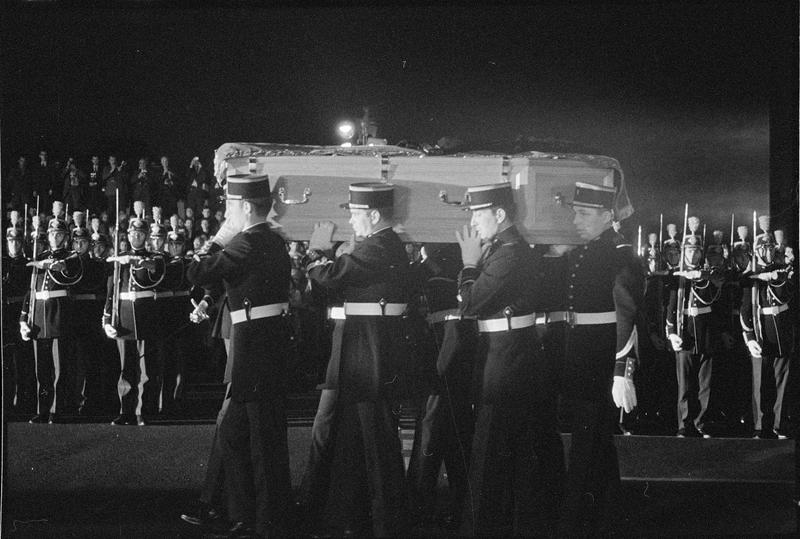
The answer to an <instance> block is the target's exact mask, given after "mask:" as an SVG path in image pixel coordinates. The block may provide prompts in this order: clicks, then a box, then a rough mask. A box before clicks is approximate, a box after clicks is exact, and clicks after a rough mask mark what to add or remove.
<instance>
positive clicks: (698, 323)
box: [666, 217, 724, 438]
mask: <svg viewBox="0 0 800 539" xmlns="http://www.w3.org/2000/svg"><path fill="white" fill-rule="evenodd" d="M688 225H689V230H690V232H691V233H690V234H688V235H687V236H686V237H684V241H683V260H682V262H681V266H680V268H679V269H678V271H676V272H674V274H673V275H674V277H675V278H677V279H678V281H677V284H676V285H675V286H674V288H673V289H672V290H671V291H670V299H669V306H668V308H667V325H666V335H667V338H668V339H669V341H670V344H671V345H672V349H673V351H674V352H675V359H676V363H675V368H676V374H677V380H678V407H677V413H678V430H677V436H678V437H685V436H693V435H698V436H702V437H703V438H710V437H711V435H710V434H709V433H708V432H707V431H706V427H705V422H706V420H707V419H708V417H707V413H708V404H709V401H710V398H711V373H712V367H713V355H714V349H713V340H712V339H713V337H714V335H713V333H714V331H715V327H714V317H713V316H712V310H711V309H712V304H713V303H714V302H716V301H717V300H718V299H719V297H720V292H721V289H722V283H723V279H724V276H723V275H722V274H721V272H720V271H719V270H717V269H710V268H709V269H704V268H703V263H704V253H703V240H702V238H701V237H700V236H699V235H698V230H699V227H700V219H698V218H697V217H689V218H688Z"/></svg>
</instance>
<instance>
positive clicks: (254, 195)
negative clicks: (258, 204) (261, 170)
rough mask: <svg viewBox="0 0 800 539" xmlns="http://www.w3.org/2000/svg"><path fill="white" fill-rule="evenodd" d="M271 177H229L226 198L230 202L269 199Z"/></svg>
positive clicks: (240, 175) (236, 175)
mask: <svg viewBox="0 0 800 539" xmlns="http://www.w3.org/2000/svg"><path fill="white" fill-rule="evenodd" d="M269 196H270V187H269V176H268V175H266V174H264V175H263V176H253V175H251V174H235V175H233V176H228V178H227V181H226V183H225V198H226V199H228V200H248V199H260V198H269Z"/></svg>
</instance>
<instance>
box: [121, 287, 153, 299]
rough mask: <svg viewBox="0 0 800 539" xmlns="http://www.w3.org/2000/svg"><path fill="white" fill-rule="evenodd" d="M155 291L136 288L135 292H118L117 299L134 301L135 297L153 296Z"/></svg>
mask: <svg viewBox="0 0 800 539" xmlns="http://www.w3.org/2000/svg"><path fill="white" fill-rule="evenodd" d="M155 295H156V293H155V292H153V291H152V290H137V291H136V292H120V295H119V299H124V300H128V301H136V300H137V299H143V298H153V297H155Z"/></svg>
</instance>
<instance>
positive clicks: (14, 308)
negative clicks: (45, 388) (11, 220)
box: [2, 226, 36, 413]
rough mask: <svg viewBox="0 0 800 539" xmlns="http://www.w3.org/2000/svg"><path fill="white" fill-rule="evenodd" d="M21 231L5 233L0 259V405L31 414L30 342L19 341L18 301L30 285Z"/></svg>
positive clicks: (33, 387) (33, 377)
mask: <svg viewBox="0 0 800 539" xmlns="http://www.w3.org/2000/svg"><path fill="white" fill-rule="evenodd" d="M24 244H25V233H24V232H23V230H22V229H21V228H15V227H13V226H12V227H11V228H8V229H7V230H6V253H5V255H4V256H3V266H2V267H3V402H4V404H5V406H6V410H11V409H13V410H15V411H17V412H24V413H32V412H33V410H34V409H35V404H34V403H35V402H36V374H35V372H34V367H33V349H32V348H31V344H30V342H24V341H22V340H21V339H20V334H19V324H18V320H19V319H20V312H21V311H22V302H23V300H24V299H25V294H27V293H28V290H29V287H30V284H31V268H30V267H28V265H27V264H28V259H27V258H26V257H25V253H24V252H23V247H24Z"/></svg>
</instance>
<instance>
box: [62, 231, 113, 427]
mask: <svg viewBox="0 0 800 539" xmlns="http://www.w3.org/2000/svg"><path fill="white" fill-rule="evenodd" d="M90 239H91V236H90V235H89V231H88V230H87V229H85V228H75V229H73V231H72V248H73V250H74V251H75V253H76V254H77V255H78V257H79V258H80V260H81V263H82V264H83V275H82V276H81V279H80V281H78V282H77V283H75V284H74V285H73V286H72V288H71V297H72V300H73V301H74V302H75V316H73V317H72V319H71V326H72V327H71V332H72V334H73V335H74V336H75V339H73V342H72V344H73V350H74V360H75V379H74V382H75V395H76V398H77V407H78V414H80V415H87V414H90V413H99V412H104V411H105V408H106V405H107V404H108V403H106V402H104V397H105V395H104V392H103V386H102V372H103V371H104V370H105V365H104V360H105V358H104V357H103V355H102V354H100V353H98V351H99V350H101V349H102V348H103V344H104V341H105V338H104V335H103V330H102V328H101V327H100V326H99V325H98V324H97V320H98V319H101V318H102V316H103V306H104V305H105V302H106V286H107V283H108V275H107V272H106V264H105V261H104V260H102V259H98V258H95V257H92V256H91V252H90V250H89V246H90Z"/></svg>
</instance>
